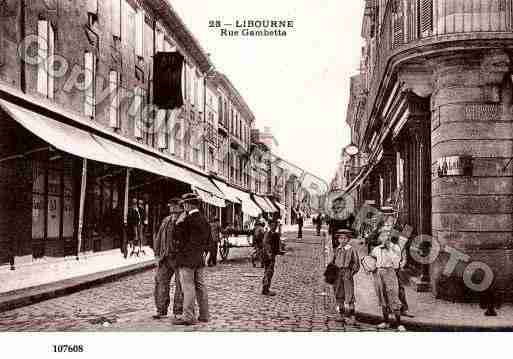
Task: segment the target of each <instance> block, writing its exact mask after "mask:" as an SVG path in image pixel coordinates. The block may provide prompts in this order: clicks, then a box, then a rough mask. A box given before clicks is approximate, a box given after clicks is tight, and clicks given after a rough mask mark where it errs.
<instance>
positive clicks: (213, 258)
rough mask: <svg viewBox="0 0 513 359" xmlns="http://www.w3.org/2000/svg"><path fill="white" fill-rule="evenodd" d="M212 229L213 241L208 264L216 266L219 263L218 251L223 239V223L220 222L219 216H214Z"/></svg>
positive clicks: (211, 224) (211, 223)
mask: <svg viewBox="0 0 513 359" xmlns="http://www.w3.org/2000/svg"><path fill="white" fill-rule="evenodd" d="M210 231H211V233H212V241H211V243H210V250H209V253H208V266H209V267H214V266H216V265H217V251H218V249H219V241H220V240H221V224H220V223H219V217H217V216H213V218H212V222H210Z"/></svg>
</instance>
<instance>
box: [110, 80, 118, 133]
mask: <svg viewBox="0 0 513 359" xmlns="http://www.w3.org/2000/svg"><path fill="white" fill-rule="evenodd" d="M119 82H120V81H119V73H118V72H117V71H111V72H110V73H109V92H110V95H111V104H110V116H109V125H110V127H112V128H115V129H118V128H119Z"/></svg>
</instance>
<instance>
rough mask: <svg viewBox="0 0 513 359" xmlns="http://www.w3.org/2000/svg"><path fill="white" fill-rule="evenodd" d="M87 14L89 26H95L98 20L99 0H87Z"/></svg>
mask: <svg viewBox="0 0 513 359" xmlns="http://www.w3.org/2000/svg"><path fill="white" fill-rule="evenodd" d="M87 16H88V19H89V21H88V22H89V26H93V25H94V23H95V22H96V21H98V0H87Z"/></svg>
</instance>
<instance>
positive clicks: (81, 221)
mask: <svg viewBox="0 0 513 359" xmlns="http://www.w3.org/2000/svg"><path fill="white" fill-rule="evenodd" d="M86 186H87V159H86V158H84V159H83V160H82V179H81V181H80V204H79V209H78V231H77V242H78V243H77V261H78V259H79V255H80V250H81V249H82V229H83V227H84V206H85V197H86Z"/></svg>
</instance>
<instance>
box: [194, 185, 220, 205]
mask: <svg viewBox="0 0 513 359" xmlns="http://www.w3.org/2000/svg"><path fill="white" fill-rule="evenodd" d="M194 191H195V192H196V193H197V194H198V196H200V198H201V200H202V201H203V202H205V203H208V204H211V205H213V206H216V207H221V208H222V207H226V203H225V200H224V199H222V198H219V197H217V196H214V195H213V194H212V193H210V192H207V191H203V190H202V189H200V188H194Z"/></svg>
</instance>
